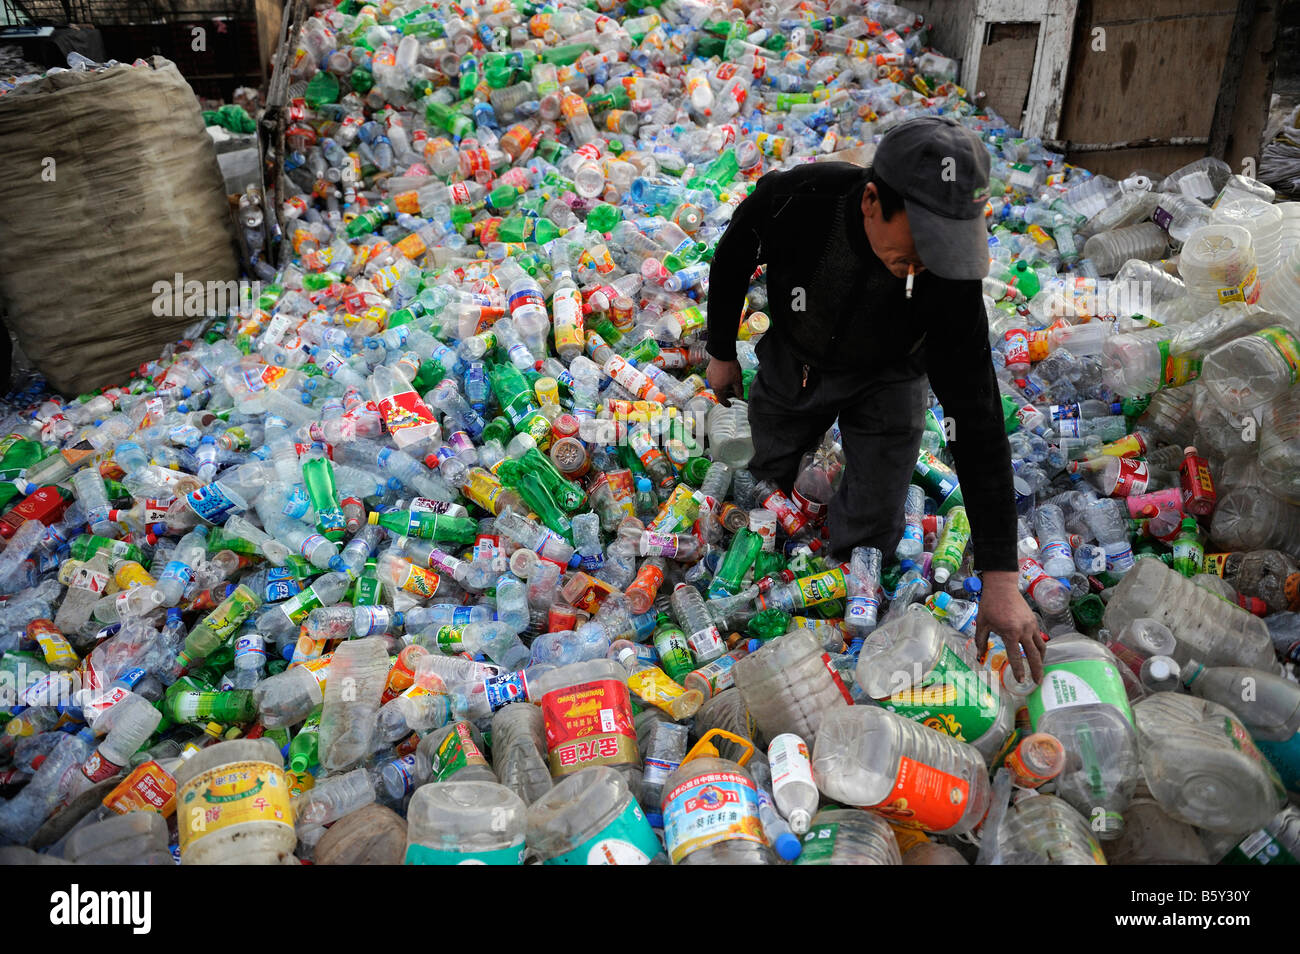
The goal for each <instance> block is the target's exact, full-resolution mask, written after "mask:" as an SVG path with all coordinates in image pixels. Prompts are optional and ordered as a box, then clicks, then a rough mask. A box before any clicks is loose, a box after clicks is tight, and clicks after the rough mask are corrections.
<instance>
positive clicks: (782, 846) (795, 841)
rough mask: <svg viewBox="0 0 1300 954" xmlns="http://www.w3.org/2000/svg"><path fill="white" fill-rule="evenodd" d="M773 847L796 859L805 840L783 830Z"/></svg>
mask: <svg viewBox="0 0 1300 954" xmlns="http://www.w3.org/2000/svg"><path fill="white" fill-rule="evenodd" d="M647 817H648V816H647ZM773 847H775V848H776V853H777V855H778V856H779V857H780V858H781V860H782V861H794V860H795V859H796V858H798V857H799V856H800V855H801V854H803V842H801V841H800V840H799V838H798V836H796V835H792V834H790V833H789V832H788V831H783V832H781V834H779V835H777V836H776V844H775V845H774V846H773Z"/></svg>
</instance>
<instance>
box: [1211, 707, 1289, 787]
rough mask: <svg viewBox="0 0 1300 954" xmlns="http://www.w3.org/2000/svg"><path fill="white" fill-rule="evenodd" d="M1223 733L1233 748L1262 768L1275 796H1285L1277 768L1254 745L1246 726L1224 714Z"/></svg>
mask: <svg viewBox="0 0 1300 954" xmlns="http://www.w3.org/2000/svg"><path fill="white" fill-rule="evenodd" d="M1223 734H1224V735H1226V736H1227V737H1228V741H1229V742H1231V743H1232V747H1233V748H1234V749H1236V750H1237V751H1238V752H1240V753H1241V754H1242V755H1245V756H1246V757H1247V758H1249V759H1250V760H1251V761H1252V762H1254V763H1255V764H1256V765H1258V766H1259V767H1260V768H1261V769H1263V770H1264V772H1265V773H1266V774H1267V775H1268V778H1269V781H1270V782H1272V783H1273V790H1274V791H1275V792H1276V793H1277V797H1278V798H1279V799H1284V798H1286V787H1285V786H1284V785H1283V784H1282V779H1281V778H1280V777H1279V776H1278V773H1277V770H1276V769H1274V768H1273V766H1272V764H1271V763H1270V762H1269V761H1268V759H1266V758H1265V757H1264V753H1263V752H1261V751H1260V750H1259V748H1258V747H1256V744H1255V740H1254V739H1252V738H1251V737H1250V733H1249V732H1247V731H1246V727H1245V726H1244V725H1242V724H1241V723H1240V722H1238V721H1237V720H1236V719H1235V718H1233V717H1232V716H1224V717H1223Z"/></svg>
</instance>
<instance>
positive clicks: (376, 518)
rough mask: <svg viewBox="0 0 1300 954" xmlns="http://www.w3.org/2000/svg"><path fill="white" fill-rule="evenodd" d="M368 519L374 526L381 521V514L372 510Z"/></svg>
mask: <svg viewBox="0 0 1300 954" xmlns="http://www.w3.org/2000/svg"><path fill="white" fill-rule="evenodd" d="M366 520H367V522H368V523H369V524H370V525H371V526H374V525H375V524H377V523H379V514H378V513H376V512H375V511H373V510H372V511H370V515H369V516H368V517H367V518H366Z"/></svg>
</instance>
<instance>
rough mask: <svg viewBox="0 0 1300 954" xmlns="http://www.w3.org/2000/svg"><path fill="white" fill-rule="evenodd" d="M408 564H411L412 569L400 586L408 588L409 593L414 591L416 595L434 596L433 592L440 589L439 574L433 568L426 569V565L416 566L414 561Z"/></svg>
mask: <svg viewBox="0 0 1300 954" xmlns="http://www.w3.org/2000/svg"><path fill="white" fill-rule="evenodd" d="M407 566H409V567H410V569H409V570H408V571H407V573H406V575H405V576H404V577H403V579H402V581H401V583H399V584H398V586H399V587H400V588H401V589H404V590H406V592H408V593H414V594H415V595H416V596H420V597H425V598H427V597H430V596H433V594H434V593H436V592H437V590H438V583H439V578H438V574H437V573H434V572H433V571H432V570H426V569H425V568H424V567H419V566H416V565H415V564H413V563H408V564H407Z"/></svg>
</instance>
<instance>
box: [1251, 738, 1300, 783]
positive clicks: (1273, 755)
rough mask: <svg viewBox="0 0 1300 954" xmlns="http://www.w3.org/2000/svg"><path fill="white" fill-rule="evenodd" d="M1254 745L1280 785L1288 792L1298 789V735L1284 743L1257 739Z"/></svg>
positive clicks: (1299, 774) (1299, 739)
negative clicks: (1275, 772)
mask: <svg viewBox="0 0 1300 954" xmlns="http://www.w3.org/2000/svg"><path fill="white" fill-rule="evenodd" d="M1255 745H1256V747H1257V748H1258V749H1259V751H1260V752H1262V753H1264V757H1265V758H1267V759H1268V761H1269V763H1270V764H1271V765H1272V766H1273V768H1275V769H1276V770H1277V774H1278V775H1279V776H1280V777H1281V779H1282V784H1283V785H1285V786H1286V788H1287V789H1288V790H1290V791H1296V790H1297V789H1300V734H1297V735H1293V736H1291V738H1289V739H1287V740H1286V741H1284V742H1272V741H1269V740H1268V739H1259V740H1258V741H1256V742H1255Z"/></svg>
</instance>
